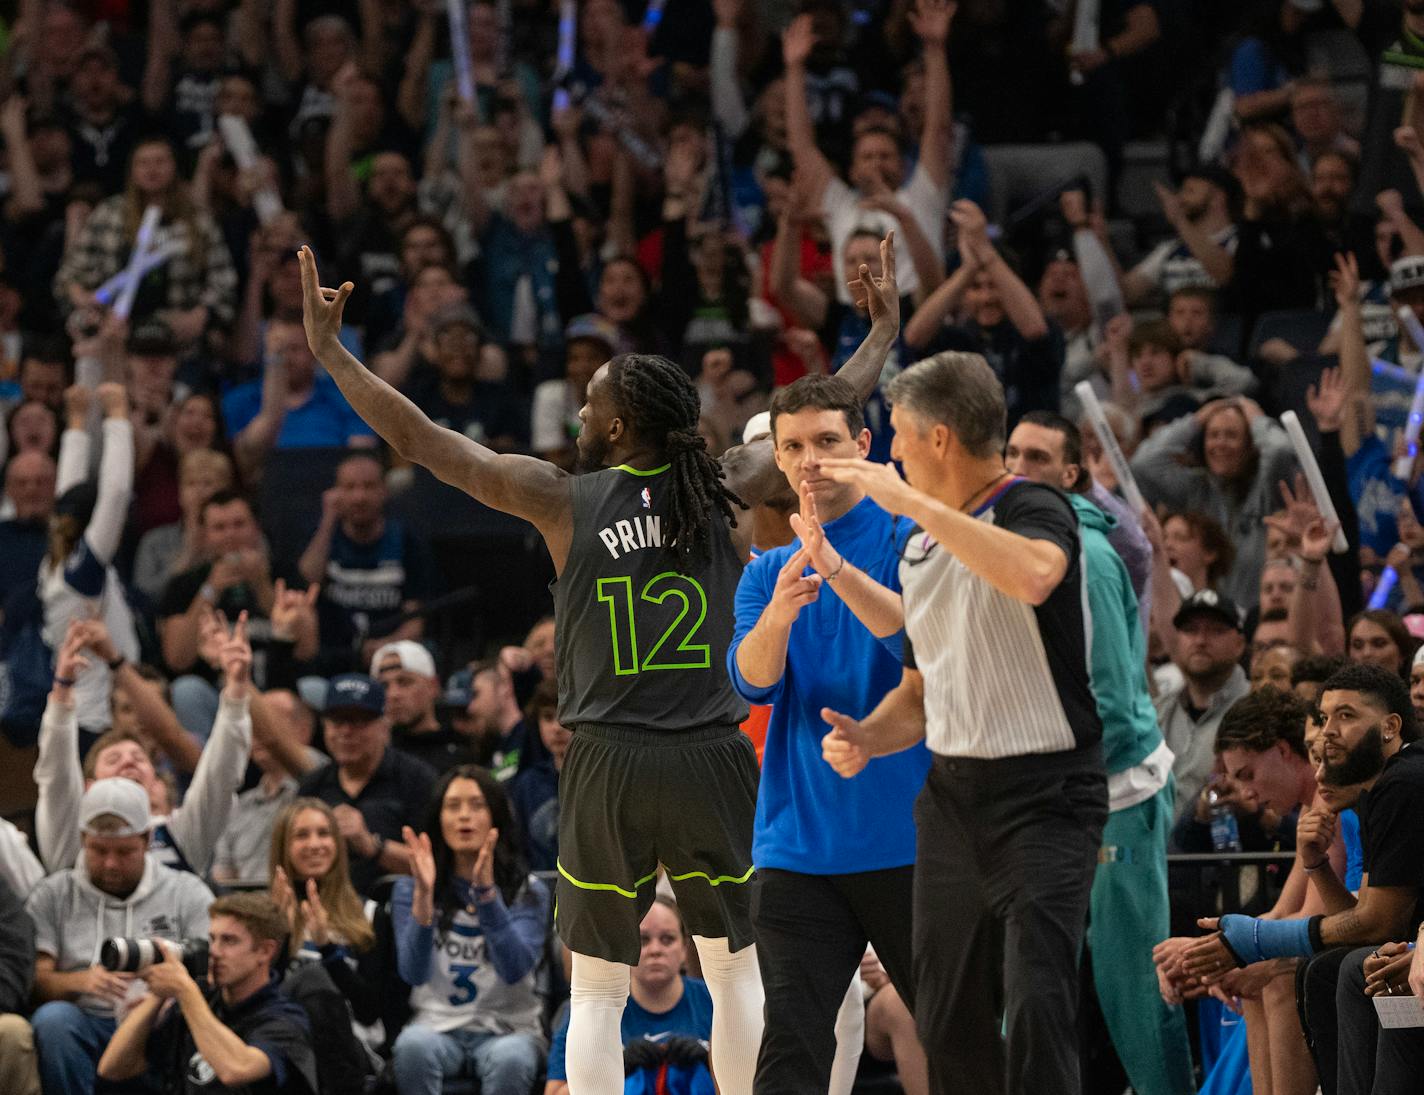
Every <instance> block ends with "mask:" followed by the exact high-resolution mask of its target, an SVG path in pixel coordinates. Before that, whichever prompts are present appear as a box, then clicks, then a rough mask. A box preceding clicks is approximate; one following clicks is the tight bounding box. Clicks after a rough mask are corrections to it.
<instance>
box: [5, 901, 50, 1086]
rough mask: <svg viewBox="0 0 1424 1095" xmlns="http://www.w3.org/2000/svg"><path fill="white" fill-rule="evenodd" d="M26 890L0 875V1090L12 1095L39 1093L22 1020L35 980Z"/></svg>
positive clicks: (31, 1044) (26, 1028) (36, 1070)
mask: <svg viewBox="0 0 1424 1095" xmlns="http://www.w3.org/2000/svg"><path fill="white" fill-rule="evenodd" d="M36 882H38V879H36ZM28 892H29V889H28V888H26V889H24V890H20V889H17V888H16V887H15V886H14V884H13V883H12V882H11V881H10V880H9V878H6V877H0V1089H3V1090H5V1091H8V1092H12V1093H13V1095H40V1074H39V1067H38V1064H37V1061H36V1058H35V1037H34V1032H33V1031H32V1030H31V1029H30V1024H29V1022H28V1021H27V1020H26V1019H25V1016H26V1015H27V1014H29V1010H30V990H31V989H32V988H33V987H34V983H35V925H34V922H33V921H32V920H31V919H30V917H29V914H28V913H26V912H25V903H24V901H23V900H22V899H21V896H20V895H21V894H22V893H28Z"/></svg>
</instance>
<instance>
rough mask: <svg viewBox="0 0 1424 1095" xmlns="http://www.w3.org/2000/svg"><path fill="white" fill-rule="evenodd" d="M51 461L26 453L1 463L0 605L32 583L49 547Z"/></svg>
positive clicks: (51, 491)
mask: <svg viewBox="0 0 1424 1095" xmlns="http://www.w3.org/2000/svg"><path fill="white" fill-rule="evenodd" d="M54 486H55V466H54V461H53V460H52V459H51V458H50V457H49V456H48V455H46V454H45V453H40V452H26V453H21V454H20V455H19V456H16V457H15V458H14V459H12V460H11V461H10V462H9V463H8V464H6V465H5V506H6V508H8V509H9V511H10V512H9V516H8V517H6V518H5V519H3V520H0V604H4V603H5V601H6V600H7V599H8V598H9V596H10V593H11V591H12V590H14V589H15V588H16V587H18V586H23V585H26V584H33V583H34V581H35V577H36V575H38V574H39V572H40V563H41V562H42V561H43V560H44V557H45V550H46V548H48V546H49V536H48V532H49V519H50V515H51V514H52V513H53V512H54V494H55V492H54Z"/></svg>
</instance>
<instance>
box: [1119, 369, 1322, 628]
mask: <svg viewBox="0 0 1424 1095" xmlns="http://www.w3.org/2000/svg"><path fill="white" fill-rule="evenodd" d="M1186 461H1191V463H1187V462H1186ZM1294 463H1295V454H1294V453H1293V452H1292V450H1291V446H1290V441H1289V440H1288V439H1287V438H1286V432H1285V430H1284V429H1282V428H1281V426H1280V425H1279V424H1278V423H1276V421H1275V420H1274V419H1271V418H1267V417H1266V415H1265V414H1264V413H1262V411H1261V408H1260V407H1259V406H1258V405H1257V404H1256V403H1255V402H1253V401H1252V400H1250V399H1247V398H1246V397H1245V396H1237V397H1236V398H1234V399H1230V400H1213V401H1212V402H1210V403H1208V404H1206V405H1205V406H1204V407H1202V408H1201V409H1200V410H1198V411H1197V412H1196V413H1195V414H1192V415H1188V416H1186V417H1184V418H1179V419H1177V421H1175V422H1173V423H1171V424H1170V425H1168V426H1167V427H1165V428H1164V429H1161V430H1158V431H1157V432H1156V433H1155V434H1153V435H1152V436H1151V437H1149V438H1148V439H1147V440H1146V441H1144V442H1143V443H1142V445H1141V446H1140V447H1139V448H1138V450H1137V454H1136V455H1135V456H1134V457H1133V458H1132V470H1133V474H1134V475H1136V477H1137V481H1138V485H1139V486H1140V487H1141V489H1142V493H1143V495H1144V496H1145V497H1146V498H1147V500H1148V502H1153V503H1155V502H1165V503H1167V504H1169V505H1173V506H1181V507H1183V508H1185V509H1189V510H1193V511H1195V512H1197V513H1205V514H1209V515H1210V516H1212V517H1213V518H1215V519H1216V520H1217V521H1218V522H1220V524H1221V526H1222V527H1223V528H1224V529H1226V531H1227V533H1228V535H1229V536H1230V537H1231V539H1232V542H1233V543H1234V544H1235V547H1236V559H1235V561H1234V563H1233V565H1232V568H1231V571H1230V572H1229V573H1228V574H1227V576H1226V577H1225V578H1224V579H1223V581H1222V583H1221V591H1222V592H1223V593H1226V594H1228V595H1229V596H1231V597H1232V598H1233V599H1234V600H1236V601H1238V602H1239V603H1241V604H1243V605H1246V606H1248V607H1249V606H1252V605H1254V604H1255V603H1256V595H1257V576H1258V575H1259V573H1260V568H1261V564H1262V563H1263V562H1264V561H1265V558H1266V527H1265V525H1264V524H1263V523H1262V519H1263V518H1264V517H1265V516H1266V515H1267V514H1269V513H1273V512H1275V510H1276V508H1277V497H1278V493H1277V484H1278V483H1280V482H1281V480H1283V479H1286V478H1287V475H1288V472H1289V470H1290V468H1291V467H1292V465H1293V464H1294Z"/></svg>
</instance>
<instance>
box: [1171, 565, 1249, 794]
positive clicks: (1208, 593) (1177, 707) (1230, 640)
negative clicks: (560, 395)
mask: <svg viewBox="0 0 1424 1095" xmlns="http://www.w3.org/2000/svg"><path fill="white" fill-rule="evenodd" d="M1172 626H1173V628H1174V629H1175V637H1174V644H1173V648H1172V651H1171V654H1172V661H1173V662H1174V663H1175V664H1176V666H1177V668H1178V669H1180V670H1181V672H1182V676H1183V677H1184V678H1185V681H1186V683H1185V684H1183V685H1182V687H1181V688H1180V689H1179V690H1178V691H1175V692H1169V693H1165V694H1161V695H1159V696H1158V697H1157V698H1156V701H1155V703H1156V706H1157V721H1158V722H1159V723H1161V726H1162V738H1163V740H1165V741H1166V743H1167V748H1169V749H1170V750H1172V753H1173V754H1174V755H1175V757H1176V761H1175V762H1174V763H1173V765H1172V774H1173V775H1174V776H1175V777H1176V780H1177V814H1178V815H1179V816H1180V815H1181V814H1182V812H1183V810H1184V809H1189V808H1190V807H1191V805H1192V804H1193V803H1194V802H1195V801H1196V798H1197V796H1198V794H1199V793H1200V792H1201V790H1202V788H1203V787H1204V786H1205V785H1206V782H1207V779H1208V778H1209V777H1210V776H1211V773H1212V769H1213V767H1214V766H1215V754H1214V753H1213V751H1212V749H1213V743H1214V742H1215V740H1216V730H1217V727H1218V726H1219V725H1220V723H1221V720H1222V718H1223V717H1224V716H1225V715H1226V712H1227V710H1228V709H1229V708H1230V707H1231V705H1232V704H1233V703H1235V702H1236V701H1237V700H1239V699H1240V698H1241V697H1242V696H1244V695H1245V694H1246V693H1247V692H1248V691H1249V690H1250V685H1249V684H1248V683H1247V680H1246V673H1245V671H1244V670H1242V668H1241V664H1240V663H1241V655H1242V654H1243V653H1244V652H1245V649H1246V636H1245V634H1244V630H1243V624H1242V617H1241V610H1240V609H1239V608H1237V607H1236V605H1235V604H1234V603H1233V602H1232V601H1230V600H1228V599H1227V598H1226V597H1223V596H1221V595H1219V594H1217V593H1216V592H1215V591H1214V590H1210V589H1207V590H1203V591H1201V592H1199V593H1194V594H1193V595H1192V596H1191V597H1188V598H1186V599H1185V600H1184V601H1183V602H1182V607H1181V609H1180V610H1179V611H1178V612H1177V614H1176V616H1175V617H1173V619H1172Z"/></svg>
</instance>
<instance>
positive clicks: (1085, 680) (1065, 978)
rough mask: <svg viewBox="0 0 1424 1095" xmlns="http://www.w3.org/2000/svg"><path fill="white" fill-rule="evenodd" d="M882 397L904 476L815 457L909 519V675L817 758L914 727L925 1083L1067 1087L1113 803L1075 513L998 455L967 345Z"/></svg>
mask: <svg viewBox="0 0 1424 1095" xmlns="http://www.w3.org/2000/svg"><path fill="white" fill-rule="evenodd" d="M888 394H889V397H890V399H891V401H892V403H893V404H894V411H893V413H892V424H893V425H894V427H895V444H894V450H893V455H894V456H895V458H896V459H898V460H900V461H901V462H902V463H903V465H904V468H905V476H906V478H905V479H901V478H900V474H899V473H898V472H897V471H896V470H895V468H894V466H893V465H889V464H883V465H878V464H868V463H867V462H865V461H864V460H858V459H844V458H834V459H832V458H828V459H825V460H823V461H821V474H822V475H825V476H826V477H828V478H831V479H834V480H836V481H838V482H843V483H847V484H850V485H853V486H855V487H857V488H859V489H860V490H863V491H864V492H865V493H866V494H868V495H869V496H870V497H871V498H873V499H874V500H875V501H876V502H877V503H878V504H879V505H881V506H882V507H883V508H885V509H886V510H888V511H889V512H891V513H895V514H904V515H905V516H907V517H909V518H910V519H911V520H912V521H914V522H915V523H916V524H917V525H919V526H920V529H921V530H923V531H921V532H918V533H916V534H915V535H914V536H912V537H911V540H910V546H909V548H908V549H907V552H906V557H905V560H904V563H903V564H902V566H901V568H900V581H901V583H902V585H903V587H904V612H905V635H906V638H905V643H904V673H903V677H902V680H901V683H900V684H899V685H898V686H897V687H896V688H895V689H894V690H892V691H891V692H890V693H889V694H888V695H887V696H886V697H885V699H884V700H882V701H881V703H880V704H879V705H878V706H877V707H876V708H875V710H874V711H872V712H871V713H870V714H868V715H866V716H865V717H864V718H863V719H856V718H852V717H850V716H849V715H846V714H843V713H840V712H835V711H831V710H826V711H825V712H824V713H823V714H824V716H825V718H826V720H827V721H828V722H829V723H830V725H831V727H832V730H831V733H829V734H827V735H826V737H825V739H824V740H823V743H822V746H823V750H824V754H825V757H826V759H827V760H828V761H829V762H830V764H831V765H832V767H834V768H835V769H836V770H837V771H838V772H840V773H841V774H842V775H843V776H853V775H855V774H857V773H858V772H860V771H861V770H862V769H864V768H865V766H866V765H867V764H868V763H869V762H870V759H871V758H872V757H877V756H885V755H888V754H890V753H893V752H897V751H899V750H901V749H905V748H908V747H909V746H911V745H913V744H915V743H916V742H918V741H919V740H920V738H922V737H923V738H925V740H926V743H927V744H928V745H929V748H930V750H931V752H932V753H933V760H932V762H931V767H930V772H929V777H928V779H927V780H926V783H925V787H924V790H923V791H922V792H921V793H920V795H919V798H918V799H917V800H916V803H915V815H914V816H915V821H916V825H917V829H918V848H917V854H916V859H915V887H914V912H915V916H914V926H913V947H914V967H915V1019H916V1025H917V1027H918V1029H919V1033H920V1042H921V1044H922V1045H923V1046H924V1047H925V1051H926V1054H927V1055H928V1057H929V1072H930V1083H931V1086H932V1088H933V1089H934V1090H935V1091H937V1092H948V1091H950V1090H956V1091H957V1090H969V1091H1008V1092H1015V1093H1017V1092H1039V1091H1056V1092H1063V1093H1066V1095H1076V1093H1077V1092H1078V1091H1079V1090H1080V1088H1081V1085H1080V1082H1079V1078H1078V1076H1079V1064H1078V1037H1077V1030H1076V1023H1075V1019H1076V1013H1077V1005H1078V961H1079V953H1080V951H1081V947H1082V941H1083V925H1084V922H1085V920H1086V918H1087V911H1088V894H1089V890H1090V888H1091V886H1092V882H1093V872H1094V868H1095V867H1096V864H1097V858H1098V849H1099V847H1100V844H1101V839H1102V833H1103V825H1104V823H1105V821H1106V819H1107V813H1108V794H1107V780H1106V777H1105V775H1104V771H1103V751H1102V723H1101V721H1100V720H1099V718H1098V712H1097V705H1096V701H1095V700H1094V697H1093V692H1092V689H1091V687H1090V686H1089V674H1088V649H1087V647H1088V636H1087V620H1086V619H1085V611H1084V599H1085V597H1084V594H1085V588H1084V570H1083V567H1082V564H1081V546H1080V542H1079V539H1078V521H1077V518H1076V517H1075V515H1074V512H1073V508H1072V506H1070V505H1069V503H1068V501H1067V499H1065V498H1064V497H1063V495H1062V494H1061V493H1059V492H1058V491H1056V490H1054V489H1053V488H1051V487H1048V486H1044V485H1042V484H1039V483H1032V482H1029V481H1027V480H1024V479H1020V478H1018V477H1016V476H1013V475H1011V474H1010V473H1009V472H1008V470H1007V469H1006V468H1005V467H1004V460H1003V450H1004V441H1005V435H1006V429H1005V426H1006V422H1005V419H1006V417H1007V414H1006V409H1005V402H1004V391H1003V387H1002V386H1001V385H1000V383H999V381H998V380H997V379H996V378H995V376H994V373H993V370H992V369H990V367H989V365H988V363H987V362H986V361H985V360H984V359H983V358H982V357H980V356H979V355H977V354H964V353H956V352H950V353H943V354H937V355H935V356H934V357H932V358H929V359H927V360H925V361H922V362H920V363H918V364H916V365H914V366H912V367H911V368H909V369H907V370H905V371H904V372H903V373H901V374H900V375H899V376H897V377H896V378H895V379H894V380H892V381H891V382H890V385H889V387H888ZM917 560H918V562H917ZM1005 1034H1006V1037H1005V1036H1004V1035H1005Z"/></svg>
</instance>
